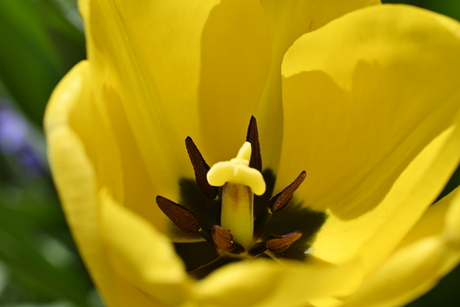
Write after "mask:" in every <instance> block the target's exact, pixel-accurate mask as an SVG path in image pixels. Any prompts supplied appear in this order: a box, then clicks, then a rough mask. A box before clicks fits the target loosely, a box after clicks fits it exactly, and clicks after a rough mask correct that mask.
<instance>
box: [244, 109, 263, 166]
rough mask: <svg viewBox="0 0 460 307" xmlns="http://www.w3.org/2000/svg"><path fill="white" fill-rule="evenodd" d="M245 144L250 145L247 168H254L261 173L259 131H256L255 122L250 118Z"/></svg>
mask: <svg viewBox="0 0 460 307" xmlns="http://www.w3.org/2000/svg"><path fill="white" fill-rule="evenodd" d="M246 142H249V143H251V147H252V153H251V160H249V167H252V168H255V169H256V170H258V171H259V172H262V155H261V154H260V143H259V131H258V129H257V120H256V118H255V117H254V116H251V120H250V121H249V126H248V133H247V134H246Z"/></svg>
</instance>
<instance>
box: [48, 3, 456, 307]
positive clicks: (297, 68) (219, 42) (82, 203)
mask: <svg viewBox="0 0 460 307" xmlns="http://www.w3.org/2000/svg"><path fill="white" fill-rule="evenodd" d="M79 6H80V11H81V13H82V16H83V19H84V21H85V31H86V37H87V51H88V60H86V61H83V62H81V63H79V64H78V65H77V66H75V67H74V68H73V69H72V70H71V71H70V72H69V73H68V74H67V76H65V77H64V79H63V80H62V81H61V82H60V84H59V85H58V86H57V88H56V89H55V91H54V92H53V94H52V97H51V99H50V103H49V105H48V109H47V113H46V118H45V126H46V133H47V140H48V146H49V158H50V162H51V166H52V172H53V176H54V179H55V182H56V186H57V189H58V191H59V194H60V198H61V201H62V205H63V208H64V211H65V214H66V217H67V220H68V223H69V225H70V228H71V230H72V233H73V235H74V238H75V241H76V244H77V246H78V248H79V250H80V252H81V255H82V257H83V259H84V261H85V263H86V266H87V267H88V269H89V271H90V274H91V276H92V278H93V280H94V282H95V284H96V286H97V288H98V290H99V291H100V294H101V296H102V298H103V300H104V301H105V303H106V304H107V306H110V307H116V306H120V307H125V306H141V307H143V306H186V307H189V306H353V307H356V306H366V307H372V306H401V305H404V304H405V303H407V302H409V301H411V300H413V299H415V298H417V297H418V296H420V295H422V294H423V293H425V292H427V291H428V290H429V289H431V288H432V287H433V286H434V285H435V284H436V282H437V281H438V280H439V279H440V278H441V277H442V276H444V275H445V274H446V273H447V272H449V271H450V270H451V269H452V268H453V267H455V266H456V265H457V264H458V262H459V260H460V190H458V189H457V190H454V191H453V192H452V193H451V194H450V195H448V196H447V197H445V198H444V199H442V200H441V201H439V202H438V203H436V204H435V205H431V204H432V203H433V201H434V200H435V199H436V197H437V196H438V194H439V193H440V191H441V190H442V188H443V186H444V185H445V184H446V182H447V181H448V179H449V177H450V176H451V174H452V173H453V171H454V170H455V168H456V167H457V166H458V163H459V159H460V127H459V124H460V87H459V86H458V80H460V57H459V54H460V24H458V23H457V22H456V21H454V20H452V19H450V18H448V17H445V16H441V15H438V14H435V13H432V12H428V11H425V10H422V9H418V8H415V7H410V6H404V5H380V3H379V2H378V1H374V0H349V1H342V0H340V1H339V0H337V1H326V0H324V1H313V0H292V1H288V0H286V1H271V0H260V1H256V0H220V1H218V0H210V1H179V0H144V1H125V0H82V1H80V3H79ZM248 127H249V128H248Z"/></svg>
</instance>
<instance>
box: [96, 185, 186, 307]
mask: <svg viewBox="0 0 460 307" xmlns="http://www.w3.org/2000/svg"><path fill="white" fill-rule="evenodd" d="M99 201H100V203H101V218H100V222H101V232H102V237H103V239H104V243H106V247H107V248H108V254H109V258H110V261H111V264H112V265H113V267H114V268H116V270H117V271H118V273H119V274H120V275H121V276H123V277H124V278H125V279H126V280H128V281H129V282H131V283H132V284H133V286H134V287H136V288H138V289H140V290H141V291H143V292H144V293H146V294H148V295H151V296H152V298H153V300H154V301H158V302H163V303H165V304H171V305H173V306H177V305H180V304H181V303H182V302H183V301H184V300H185V299H186V298H187V295H188V277H187V275H186V273H185V267H184V265H183V263H182V261H181V260H180V259H179V257H178V256H177V254H176V252H175V251H174V248H173V246H172V244H171V242H170V241H169V239H168V238H167V237H165V236H164V235H163V234H161V233H159V232H158V231H157V230H156V229H155V228H153V227H152V225H151V224H149V223H148V222H147V221H145V220H144V219H142V218H141V217H139V216H137V215H136V214H134V213H133V212H131V211H129V210H127V209H125V208H123V207H122V206H120V205H119V204H117V203H116V202H115V201H114V200H113V199H112V197H111V196H110V194H109V192H108V191H107V190H106V189H103V190H102V191H101V192H100V194H99Z"/></svg>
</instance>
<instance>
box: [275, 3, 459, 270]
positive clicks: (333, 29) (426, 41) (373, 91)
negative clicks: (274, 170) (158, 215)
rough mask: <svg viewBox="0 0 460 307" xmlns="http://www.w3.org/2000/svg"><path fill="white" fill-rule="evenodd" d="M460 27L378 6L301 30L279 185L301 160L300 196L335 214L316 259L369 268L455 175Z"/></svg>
mask: <svg viewBox="0 0 460 307" xmlns="http://www.w3.org/2000/svg"><path fill="white" fill-rule="evenodd" d="M459 33H460V26H459V24H458V23H457V22H455V21H453V20H451V19H449V18H447V17H443V16H440V15H437V14H434V13H429V12H427V11H424V10H421V9H416V8H413V7H408V6H374V7H369V8H365V9H362V10H358V11H355V12H352V13H350V14H347V15H345V16H343V17H341V18H339V19H337V20H335V21H333V22H331V23H329V24H327V25H326V26H324V27H322V28H320V29H318V30H317V31H315V32H312V33H309V34H308V35H305V36H303V37H301V38H300V39H299V40H298V41H296V43H295V44H294V45H293V47H292V48H291V49H290V50H289V51H288V53H287V54H286V57H285V59H284V64H283V107H284V110H285V131H284V136H283V138H284V139H283V140H284V142H283V152H282V156H281V161H282V162H281V165H280V173H279V176H278V182H277V185H278V186H279V187H282V186H283V185H286V183H287V182H285V181H284V178H292V177H293V176H295V174H297V173H298V172H299V171H300V170H303V169H305V170H306V171H307V173H308V177H307V180H305V182H304V184H303V185H302V187H300V189H299V190H298V192H296V195H297V197H299V198H300V199H301V200H302V201H303V203H304V205H306V206H310V207H312V208H313V209H316V210H327V211H328V212H329V218H328V219H327V221H326V223H325V225H324V226H323V228H322V229H321V230H320V232H319V233H318V236H317V239H316V242H315V243H314V245H313V249H312V251H313V253H314V255H315V256H317V257H319V258H322V259H324V260H326V261H330V262H333V263H338V262H341V261H345V260H347V259H350V258H353V257H354V256H356V255H358V254H359V255H361V256H363V257H364V258H363V260H364V262H365V264H364V265H365V267H366V268H367V269H372V268H373V267H375V266H376V265H378V264H379V263H380V262H381V261H382V260H383V259H385V257H386V256H387V255H388V254H389V253H390V252H391V250H393V249H394V248H395V246H396V245H397V243H398V242H399V241H400V240H401V239H402V237H403V236H404V235H405V234H406V233H407V232H408V231H409V229H410V228H411V227H412V226H413V224H414V223H415V222H416V221H417V220H418V219H419V218H420V216H421V215H422V213H423V212H424V210H425V209H426V208H427V206H428V205H429V204H430V202H432V201H433V200H434V198H435V197H436V196H437V194H438V193H439V192H440V190H441V189H442V187H443V185H444V184H445V182H446V181H447V180H448V178H449V176H450V175H451V174H452V172H453V170H454V169H455V167H456V166H457V164H458V161H459V156H460V152H459V151H458V148H460V129H459V127H458V125H459V123H460V113H459V109H460V106H459V103H458V101H459V100H460V88H459V87H458V83H457V80H459V79H460V69H458V68H459V67H460V58H459V57H458V54H459V52H460V35H459ZM420 50H423V52H420ZM286 180H288V179H286ZM276 190H279V188H278V189H276Z"/></svg>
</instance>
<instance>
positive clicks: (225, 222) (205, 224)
mask: <svg viewBox="0 0 460 307" xmlns="http://www.w3.org/2000/svg"><path fill="white" fill-rule="evenodd" d="M185 144H186V148H187V152H188V154H189V157H190V161H191V162H192V165H193V169H194V172H195V180H191V179H186V178H182V179H181V180H180V182H179V186H180V188H181V189H180V190H181V195H180V199H181V201H180V204H178V203H175V202H173V201H171V200H169V199H167V198H165V197H162V196H157V199H156V201H157V205H158V207H159V208H160V209H161V210H162V211H163V213H165V215H166V216H168V217H169V219H170V220H171V222H172V225H171V226H172V227H171V231H172V232H175V233H176V234H179V235H182V236H183V237H184V238H185V237H187V238H188V241H194V243H175V247H176V251H177V253H178V254H179V255H180V256H181V257H182V259H183V260H184V261H185V264H186V267H187V270H188V271H189V273H190V274H191V275H192V276H194V277H196V278H202V277H204V276H206V275H207V274H209V273H210V272H211V271H213V270H214V269H216V268H218V267H220V266H222V265H225V264H227V263H230V262H234V261H240V260H245V259H253V258H259V257H263V258H270V259H274V260H276V259H278V258H288V259H296V260H300V261H305V260H306V259H307V258H308V256H309V253H308V250H309V248H310V246H311V244H312V242H313V240H314V236H315V234H316V232H317V231H318V230H319V229H320V227H321V226H322V224H323V223H324V221H325V219H326V215H325V214H324V213H323V212H316V211H312V210H310V209H308V208H307V207H305V206H304V205H303V204H302V203H298V202H297V203H296V202H295V201H293V195H294V192H295V191H296V190H297V189H298V188H299V186H300V185H301V184H302V182H303V181H304V179H305V177H306V172H305V171H302V172H301V173H300V174H299V175H298V176H297V178H296V179H295V180H294V181H293V182H292V183H291V184H289V185H288V186H287V187H286V188H284V189H283V190H282V191H280V192H279V193H277V194H275V195H273V196H272V192H273V186H274V181H275V176H274V174H273V172H272V171H271V170H269V169H266V170H264V171H263V172H262V157H261V154H260V145H259V138H258V129H257V122H256V119H255V118H254V117H252V118H251V121H250V123H249V127H248V133H247V136H246V142H245V143H244V144H243V146H242V147H241V148H240V150H239V151H238V154H237V156H236V157H235V158H233V159H231V160H230V161H223V162H217V163H216V164H214V165H213V166H212V167H209V166H208V164H207V163H206V161H205V160H204V158H203V156H202V155H201V153H200V151H199V150H198V148H197V146H196V145H195V143H194V142H193V141H192V139H191V138H190V137H187V139H186V140H185ZM200 238H201V240H200Z"/></svg>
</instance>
